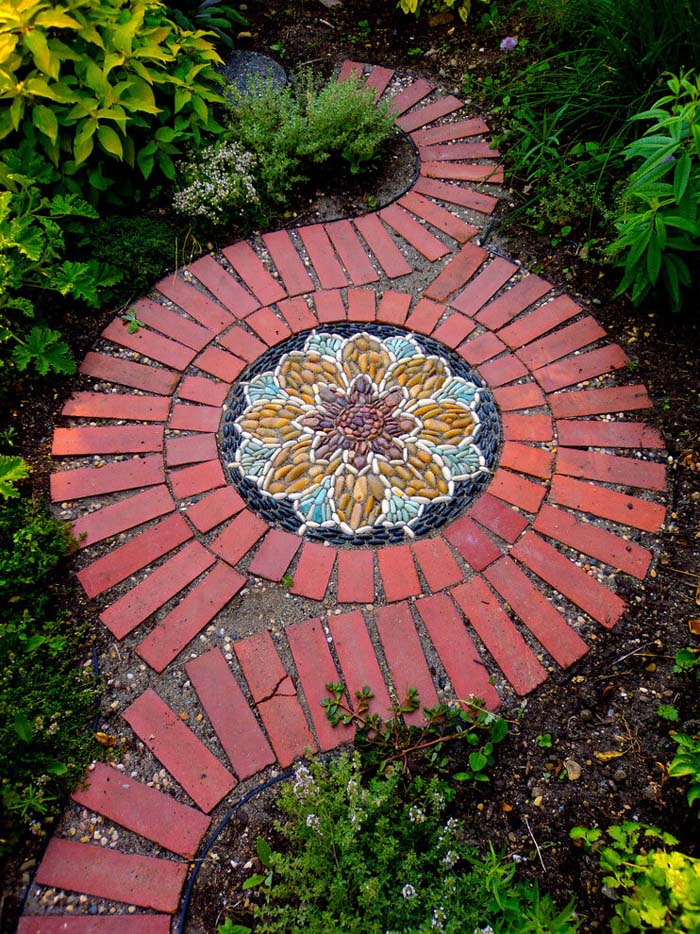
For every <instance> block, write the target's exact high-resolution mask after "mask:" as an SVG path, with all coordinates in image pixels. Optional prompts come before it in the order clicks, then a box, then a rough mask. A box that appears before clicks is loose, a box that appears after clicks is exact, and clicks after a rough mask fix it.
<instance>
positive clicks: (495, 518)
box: [469, 493, 528, 544]
mask: <svg viewBox="0 0 700 934" xmlns="http://www.w3.org/2000/svg"><path fill="white" fill-rule="evenodd" d="M469 515H470V516H471V517H472V518H473V519H476V521H477V522H480V523H481V525H483V526H484V528H486V529H488V530H489V532H494V533H495V534H496V535H498V536H499V537H500V538H502V539H503V540H504V541H506V542H510V543H511V544H512V543H513V542H514V541H516V540H517V539H518V537H519V536H520V534H521V533H522V532H523V531H524V530H525V529H526V528H527V526H528V522H527V519H526V518H525V517H524V516H522V515H521V514H520V513H519V512H516V510H515V509H511V508H510V506H507V505H506V503H505V502H501V500H500V499H496V498H495V497H493V496H491V495H490V494H489V493H484V495H483V496H481V497H479V499H478V500H477V501H476V502H475V503H474V505H473V506H472V508H471V509H470V510H469Z"/></svg>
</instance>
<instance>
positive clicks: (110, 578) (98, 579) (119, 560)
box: [78, 513, 192, 597]
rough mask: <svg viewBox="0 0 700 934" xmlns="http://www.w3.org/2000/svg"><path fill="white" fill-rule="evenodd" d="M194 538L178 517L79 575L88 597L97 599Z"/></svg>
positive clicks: (122, 546) (164, 521)
mask: <svg viewBox="0 0 700 934" xmlns="http://www.w3.org/2000/svg"><path fill="white" fill-rule="evenodd" d="M190 538H192V530H191V529H190V527H189V526H188V525H187V523H186V522H185V520H184V519H183V518H182V516H181V515H179V513H174V514H173V515H172V516H168V518H167V519H163V520H162V521H161V522H158V523H156V525H153V526H151V527H150V528H149V529H146V530H145V531H144V532H140V533H138V534H137V535H135V536H134V537H133V538H132V539H130V541H128V542H126V543H125V544H124V545H120V546H119V548H115V549H114V550H112V551H110V552H108V553H107V554H106V555H103V556H102V557H101V558H98V559H97V561H93V562H92V564H88V566H87V567H84V568H83V569H82V571H78V580H79V581H80V583H81V585H82V587H83V589H84V591H85V593H86V594H87V595H88V597H96V596H97V595H98V594H100V593H103V592H104V591H105V590H109V588H110V587H114V585H115V584H118V583H119V582H120V581H123V580H126V578H127V577H129V576H130V575H131V574H135V573H136V572H137V571H140V570H141V569H142V568H145V567H146V565H148V564H150V563H151V562H152V561H156V560H157V559H158V558H162V557H163V555H166V554H167V553H168V552H169V551H172V550H173V548H177V546H178V545H182V544H183V543H184V542H186V541H188V540H189V539H190Z"/></svg>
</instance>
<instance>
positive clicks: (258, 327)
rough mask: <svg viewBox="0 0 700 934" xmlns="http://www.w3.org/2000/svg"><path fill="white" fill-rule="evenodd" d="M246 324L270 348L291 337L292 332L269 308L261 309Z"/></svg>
mask: <svg viewBox="0 0 700 934" xmlns="http://www.w3.org/2000/svg"><path fill="white" fill-rule="evenodd" d="M247 324H249V325H250V327H251V328H252V329H253V330H254V331H255V333H256V334H257V335H258V337H261V338H262V339H263V340H264V341H265V343H266V344H269V345H270V346H271V347H272V346H274V345H275V344H279V343H280V341H284V340H286V339H287V338H288V337H291V334H292V332H291V331H290V330H289V328H288V326H287V325H286V324H285V322H284V321H282V320H280V318H278V317H277V315H276V314H275V313H274V312H273V311H271V310H270V309H269V308H261V309H260V310H259V311H256V312H255V313H254V314H252V315H251V316H250V318H248V321H247Z"/></svg>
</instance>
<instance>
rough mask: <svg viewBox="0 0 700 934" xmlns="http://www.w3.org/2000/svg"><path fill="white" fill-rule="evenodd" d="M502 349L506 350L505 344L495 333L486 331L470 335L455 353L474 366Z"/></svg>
mask: <svg viewBox="0 0 700 934" xmlns="http://www.w3.org/2000/svg"><path fill="white" fill-rule="evenodd" d="M504 350H507V347H506V345H505V344H504V343H503V342H502V341H500V340H499V339H498V338H497V337H496V335H495V334H491V332H490V331H486V333H485V334H480V335H479V336H478V337H470V338H469V340H467V341H465V342H464V343H463V344H461V345H460V346H459V347H458V348H457V353H458V354H459V355H460V356H461V357H464V359H465V360H466V361H467V363H471V364H473V365H474V366H476V365H477V364H478V363H483V362H484V361H485V360H490V359H491V358H492V357H495V356H496V355H497V354H499V353H502V352H503V351H504Z"/></svg>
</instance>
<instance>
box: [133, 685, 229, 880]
mask: <svg viewBox="0 0 700 934" xmlns="http://www.w3.org/2000/svg"><path fill="white" fill-rule="evenodd" d="M123 717H124V719H125V720H126V721H127V723H128V724H129V725H130V726H131V729H132V730H133V731H134V733H136V735H137V736H138V737H139V739H140V740H141V741H142V742H143V743H144V745H146V746H147V747H148V748H149V749H150V750H151V752H152V753H153V755H154V756H155V757H156V759H158V760H159V762H161V763H162V764H163V766H165V768H166V769H167V770H168V772H170V774H171V775H172V776H173V778H174V779H175V780H176V781H177V782H179V783H180V784H181V785H182V787H183V788H184V789H185V791H186V792H187V794H188V795H189V796H190V797H191V798H192V800H193V801H194V802H195V804H196V805H197V807H199V808H201V810H202V811H204V813H205V814H208V813H209V811H211V810H212V808H214V807H216V805H217V804H218V803H219V801H221V799H222V798H224V797H225V796H226V795H227V794H228V793H229V792H230V791H231V790H232V789H233V788H234V787H235V786H236V779H235V778H234V777H233V775H231V773H230V772H229V771H228V770H227V769H225V768H224V767H223V765H221V763H220V762H219V761H218V759H216V757H215V756H214V755H213V754H212V753H211V752H209V750H208V749H207V747H206V746H205V745H204V743H202V742H201V740H199V739H197V737H196V736H195V735H194V733H193V732H192V731H191V730H190V729H189V728H188V727H186V726H185V724H184V723H183V722H182V720H180V718H179V717H178V716H177V714H176V713H175V712H174V711H173V710H171V708H170V707H168V705H167V704H166V703H165V702H164V701H163V700H161V699H160V697H158V695H157V694H156V693H155V691H153V690H151V689H150V688H148V690H146V691H144V692H143V694H142V695H141V696H140V697H137V698H136V700H135V701H134V702H133V704H131V706H130V707H127V709H126V710H125V711H124V713H123ZM183 868H184V867H183ZM158 885H159V883H158V884H156V885H154V888H156V889H157V888H158Z"/></svg>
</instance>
